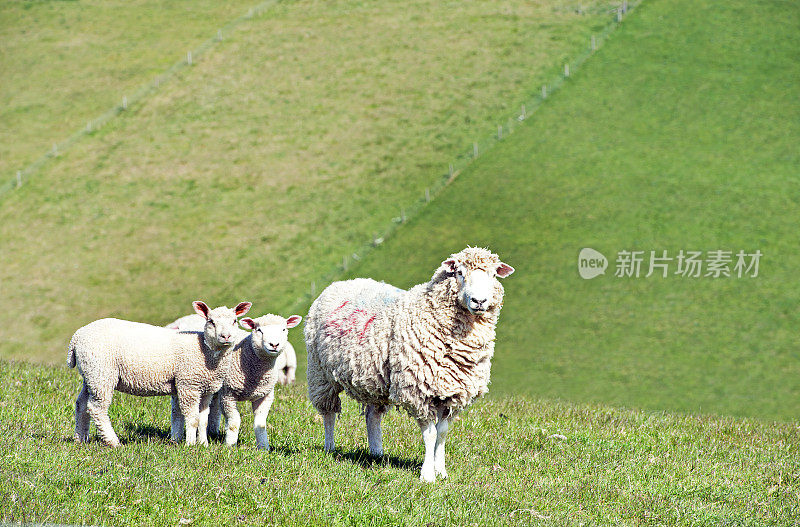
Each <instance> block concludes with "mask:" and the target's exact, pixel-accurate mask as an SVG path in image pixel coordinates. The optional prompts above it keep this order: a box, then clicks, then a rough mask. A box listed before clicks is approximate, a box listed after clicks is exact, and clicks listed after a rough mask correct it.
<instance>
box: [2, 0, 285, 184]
mask: <svg viewBox="0 0 800 527" xmlns="http://www.w3.org/2000/svg"><path fill="white" fill-rule="evenodd" d="M277 2H278V0H265V1H263V2H261V3H260V4H257V5H255V6H253V7H251V8H250V9H248V10H247V12H246V13H245V14H243V15H241V16H239V17H238V18H235V19H233V20H230V21H229V22H228V23H227V24H225V25H224V26H222V27H220V28H219V29H218V30H217V32H216V34H215V35H214V36H213V37H211V38H209V39H208V40H206V41H205V42H203V43H202V44H200V45H199V46H198V47H196V48H195V49H193V50H190V51H187V52H186V55H185V56H183V57H181V58H180V59H179V60H178V61H177V62H175V63H174V64H172V66H170V67H169V68H168V69H167V70H166V71H164V72H163V73H161V74H159V75H158V76H157V77H156V78H155V79H154V80H152V81H151V82H148V83H147V84H144V85H142V86H140V87H139V88H138V89H137V90H136V91H134V92H133V93H129V94H122V96H121V98H120V100H119V104H117V105H115V106H113V107H112V108H109V109H108V110H106V111H105V112H104V113H103V114H101V115H99V116H97V117H95V118H94V119H90V120H89V121H87V123H86V126H83V127H81V128H80V129H78V130H76V131H75V132H73V134H72V135H70V136H69V137H68V138H66V139H64V140H63V141H59V142H57V143H53V146H52V148H50V150H48V151H47V152H45V153H44V154H42V155H41V156H40V157H39V158H38V159H36V160H35V161H34V162H32V163H31V164H29V165H28V166H26V167H25V168H23V169H21V170H17V172H16V174H15V175H14V176H12V177H11V178H8V179H6V180H5V182H3V183H2V184H0V198H2V197H3V196H4V195H5V194H7V193H9V192H10V191H12V190H14V189H16V188H19V187H21V186H22V185H23V184H24V183H25V181H27V180H29V179H30V178H31V177H32V176H33V175H34V174H36V173H38V172H39V171H40V170H41V169H42V168H43V167H44V166H45V165H46V164H47V163H49V162H50V160H51V159H53V158H55V157H58V156H59V155H60V154H63V153H64V152H66V151H67V150H69V149H70V148H71V147H72V146H73V145H74V144H75V143H77V142H78V141H80V140H81V139H83V138H84V137H85V136H87V135H89V134H91V133H93V132H95V131H97V130H99V129H101V128H102V127H103V126H105V125H106V124H108V122H109V121H111V120H112V119H114V118H115V117H117V116H118V115H120V114H122V113H123V112H125V111H127V110H128V109H129V108H130V107H132V106H134V105H136V104H138V103H140V102H141V101H143V100H144V99H146V98H147V97H149V96H150V95H152V94H154V93H155V92H156V91H157V90H158V89H159V88H161V87H162V86H163V85H164V84H166V83H167V82H169V81H170V80H172V79H173V78H174V77H175V76H176V75H177V74H178V73H179V72H180V71H182V70H183V69H185V68H188V67H191V66H192V65H193V64H195V63H196V62H197V60H198V59H200V58H201V57H202V56H203V55H204V54H206V53H207V52H208V50H210V49H211V48H212V47H214V46H215V45H217V44H218V43H220V42H222V40H223V39H224V38H225V37H226V36H229V35H230V34H231V33H232V32H233V31H234V30H235V29H236V27H237V26H239V25H240V24H242V23H243V22H246V21H248V20H250V19H252V18H253V17H255V16H257V15H260V14H261V13H263V12H264V11H266V10H267V9H269V8H270V7H272V6H273V5H274V4H276V3H277Z"/></svg>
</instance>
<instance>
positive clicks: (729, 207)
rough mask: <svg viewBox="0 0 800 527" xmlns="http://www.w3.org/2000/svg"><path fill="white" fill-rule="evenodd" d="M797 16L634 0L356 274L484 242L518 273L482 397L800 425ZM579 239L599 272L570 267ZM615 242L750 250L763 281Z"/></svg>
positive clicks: (762, 6) (731, 5)
mask: <svg viewBox="0 0 800 527" xmlns="http://www.w3.org/2000/svg"><path fill="white" fill-rule="evenodd" d="M756 12H757V13H758V16H754V15H753V14H754V13H756ZM799 20H800V9H798V5H797V4H795V3H791V2H752V1H749V0H748V1H736V2H726V3H725V4H724V5H722V4H719V3H710V2H709V3H697V2H688V1H671V2H667V1H652V2H645V3H643V4H642V6H641V7H640V8H639V9H637V11H636V12H635V13H634V14H633V15H632V16H631V17H630V18H629V19H627V20H626V21H625V22H624V23H623V25H622V27H621V28H620V29H618V30H617V31H616V32H615V33H614V34H613V35H612V37H611V39H610V40H609V41H608V43H607V44H606V45H605V46H604V47H603V48H602V49H601V50H600V51H599V52H598V53H597V54H596V55H595V56H594V57H592V58H591V60H589V61H587V63H586V64H585V65H584V67H583V68H582V69H581V70H580V71H579V72H578V73H577V74H576V75H574V76H573V77H571V78H570V79H568V80H567V81H566V84H565V85H564V86H563V87H562V89H561V90H560V91H559V92H558V93H556V94H555V95H554V96H552V97H551V98H550V99H548V100H547V103H546V104H544V105H542V107H541V108H540V110H539V112H538V113H537V114H536V115H535V116H534V118H533V119H532V120H528V121H526V122H525V124H524V125H523V126H522V127H520V128H519V129H518V131H517V132H515V134H514V135H512V136H510V137H507V138H506V139H505V140H503V141H502V142H500V143H499V144H498V145H497V146H495V147H494V148H493V149H492V150H491V151H490V152H487V153H485V154H484V155H483V156H481V157H479V158H478V159H477V160H476V161H475V162H474V163H473V164H472V165H471V166H470V167H469V168H468V169H467V170H465V171H464V172H463V174H462V175H461V176H460V177H459V178H458V179H457V180H456V181H455V182H454V183H453V184H452V185H450V186H449V187H448V189H447V191H446V192H443V193H442V194H441V195H440V196H439V198H437V200H436V201H435V202H434V204H433V205H431V206H429V207H427V208H425V209H424V210H423V211H422V212H421V213H420V214H419V215H418V216H417V217H415V218H413V219H412V220H411V221H410V222H409V224H408V225H406V226H404V227H403V228H402V229H399V230H398V231H397V232H396V235H395V236H394V237H393V238H391V239H389V240H388V241H387V242H386V243H385V244H384V245H383V246H382V247H380V248H379V249H377V250H375V251H374V252H372V254H371V255H370V256H369V257H368V258H366V259H365V260H364V261H362V262H361V264H360V265H359V266H358V267H357V268H355V269H353V270H352V272H351V273H350V274H351V275H353V276H355V275H360V276H371V277H373V278H376V279H382V280H386V281H387V282H391V283H394V284H395V285H398V286H400V287H407V286H410V285H412V284H415V283H419V282H421V281H423V280H427V279H428V278H429V277H430V275H431V274H432V272H433V270H434V269H435V268H436V266H437V265H438V264H439V262H441V261H442V260H443V259H444V258H445V257H446V256H447V255H448V254H450V253H451V252H456V251H458V250H460V249H461V248H463V247H464V246H465V245H467V244H472V245H486V246H489V247H490V248H492V249H493V250H495V251H496V252H498V253H499V254H500V255H501V256H502V257H503V259H504V261H506V262H507V263H509V264H510V265H512V266H514V267H515V268H516V270H517V272H516V273H515V274H514V275H513V276H511V277H510V278H508V279H507V280H506V281H505V283H504V284H505V287H506V302H505V307H504V310H503V313H502V316H501V319H500V323H499V325H498V341H497V352H496V355H495V360H494V361H493V377H494V378H495V379H497V380H498V382H496V386H495V388H494V390H495V393H501V394H506V395H510V394H518V393H528V394H535V395H537V396H544V397H558V398H565V399H569V400H572V401H585V402H593V401H594V402H598V401H602V402H605V403H608V404H617V405H624V406H634V407H640V408H646V409H651V410H659V409H662V410H663V409H672V410H678V411H684V412H691V413H695V412H711V413H724V414H732V415H740V416H758V417H762V418H770V419H793V418H796V417H797V415H798V414H799V413H800V385H798V383H797V379H798V378H799V377H800V361H799V360H798V358H799V357H798V352H797V331H796V329H797V327H798V325H799V324H800V317H799V316H798V310H797V308H796V307H797V305H798V302H799V301H800V288H798V285H797V284H798V282H797V279H796V273H797V269H798V268H800V260H799V259H798V256H797V251H796V250H795V249H794V246H795V239H796V235H795V231H796V219H797V217H798V216H800V208H799V207H798V203H800V187H798V184H797V176H798V171H797V167H798V166H800V157H798V150H797V148H796V145H797V144H800V104H798V99H797V97H796V89H794V87H795V86H796V81H797V79H798V78H800V60H798V49H800V32H798V31H797V27H798V24H797V23H798V21H799ZM583 247H592V248H594V249H596V250H598V251H600V252H601V253H603V254H604V255H605V256H606V257H607V258H608V259H609V269H608V271H607V273H606V275H605V276H600V277H598V278H595V279H593V280H583V279H581V278H580V277H579V275H578V272H577V259H578V252H579V251H580V250H581V248H583ZM622 250H643V251H647V252H646V256H647V257H649V251H651V250H653V251H657V252H658V253H659V254H660V251H662V250H667V251H669V255H670V256H672V257H675V256H677V254H678V251H680V250H700V251H714V250H730V251H733V252H734V253H736V252H737V251H739V250H745V251H747V252H753V251H755V250H760V251H761V252H762V253H763V257H762V259H761V267H760V272H759V276H758V277H756V278H735V277H733V278H719V279H714V278H711V277H702V278H696V279H691V278H683V277H680V276H675V275H674V274H672V275H670V276H668V277H667V278H661V277H660V275H656V276H651V277H650V278H645V277H644V274H645V273H646V268H644V270H643V273H642V277H640V278H617V277H615V276H614V270H615V259H616V254H617V252H618V251H622ZM645 265H647V264H645ZM675 270H676V263H675V262H672V267H671V271H672V272H673V273H674V272H675Z"/></svg>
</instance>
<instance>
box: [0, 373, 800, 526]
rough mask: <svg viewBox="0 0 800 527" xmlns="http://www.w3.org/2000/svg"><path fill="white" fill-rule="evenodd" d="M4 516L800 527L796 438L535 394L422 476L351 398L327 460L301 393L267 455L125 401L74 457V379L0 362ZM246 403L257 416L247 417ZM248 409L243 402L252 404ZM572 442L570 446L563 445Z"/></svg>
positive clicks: (508, 402)
mask: <svg viewBox="0 0 800 527" xmlns="http://www.w3.org/2000/svg"><path fill="white" fill-rule="evenodd" d="M0 384H2V386H4V387H5V388H4V391H3V398H2V400H0V432H2V433H0V499H2V500H3V504H4V506H3V508H2V510H0V521H1V522H15V523H16V522H22V523H29V522H30V523H44V524H66V523H69V524H88V525H147V526H151V525H154V526H175V525H223V524H233V525H254V524H264V523H266V524H269V525H324V526H329V525H371V526H383V525H413V526H426V525H441V526H448V525H453V526H459V527H460V526H464V525H476V524H477V525H508V526H516V525H552V526H558V527H561V526H572V525H574V526H579V525H614V526H628V525H630V526H633V525H654V526H655V525H686V526H692V527H697V526H709V527H711V526H719V525H742V526H761V525H786V526H790V525H798V518H800V499H799V498H798V478H799V477H800V476H799V474H800V464H798V460H800V456H799V455H798V454H799V453H800V452H798V448H799V447H798V445H800V437H798V427H797V422H796V421H795V422H794V423H792V424H789V423H777V424H776V423H765V422H761V421H758V420H747V419H733V418H714V417H708V416H705V417H696V416H676V415H671V414H668V413H656V414H651V413H647V412H642V411H625V410H619V409H613V408H610V407H607V406H596V405H592V406H578V405H572V404H558V403H554V402H552V401H538V400H531V399H527V398H508V399H504V400H484V401H482V402H480V403H478V404H477V405H475V406H474V407H473V408H472V409H470V410H469V411H467V412H465V413H463V414H462V415H461V418H460V419H459V420H458V421H456V422H455V423H454V424H453V427H452V430H451V432H450V434H449V435H448V436H447V454H448V473H449V478H448V479H447V480H446V481H443V480H440V481H439V482H437V483H435V484H423V483H421V482H420V481H419V468H420V465H421V464H422V455H423V448H422V442H421V439H420V434H419V429H418V428H417V426H416V425H415V424H413V422H412V421H411V420H410V419H409V418H408V417H407V416H406V415H405V414H402V413H400V412H394V411H393V412H390V413H389V414H387V416H386V418H385V419H384V423H385V424H384V427H383V428H384V438H385V439H384V448H385V451H386V456H385V457H384V458H383V459H380V460H375V459H372V458H370V457H369V454H368V450H367V441H366V433H365V427H364V422H363V419H364V418H363V416H361V415H359V413H360V412H359V407H358V405H356V404H354V403H352V401H349V400H345V401H344V404H343V413H342V415H341V417H340V419H339V422H338V425H337V435H336V439H337V451H336V452H335V453H334V454H327V453H325V452H324V451H323V450H322V424H321V423H319V422H316V420H315V419H314V410H313V408H312V407H311V405H310V403H309V402H308V398H307V397H306V394H305V386H304V385H303V384H300V385H295V386H293V387H290V388H288V389H284V388H283V387H278V393H277V396H276V399H275V404H274V406H273V407H272V411H271V412H270V416H269V421H268V433H269V436H270V443H271V445H272V448H273V450H272V451H271V452H264V451H260V450H257V449H256V448H255V438H254V435H253V432H252V428H251V426H252V413H251V412H249V411H244V412H243V414H242V425H243V427H242V434H241V436H240V444H239V445H238V446H237V447H234V448H229V447H227V446H225V445H224V444H222V443H219V442H212V443H211V446H209V447H208V448H203V447H186V446H184V445H174V444H171V443H170V442H169V439H168V436H169V399H168V398H164V397H149V398H143V397H142V398H137V397H131V396H126V395H124V394H115V397H114V399H115V402H114V404H112V406H111V412H110V415H111V419H112V421H113V423H114V426H115V427H116V430H117V432H119V435H120V439H121V440H122V442H123V446H122V447H121V448H118V449H109V448H106V447H103V446H100V445H99V443H98V442H97V441H96V440H95V441H93V442H91V443H89V444H88V445H75V444H74V443H73V442H72V440H71V437H72V432H73V430H74V421H73V400H74V397H75V395H76V394H77V391H78V388H79V386H80V378H79V376H78V375H77V373H76V372H74V371H70V370H67V369H66V368H64V367H58V368H53V367H47V366H36V365H31V364H22V363H17V364H15V363H9V362H7V361H0ZM248 408H249V406H248ZM243 409H244V406H243ZM559 436H560V437H559Z"/></svg>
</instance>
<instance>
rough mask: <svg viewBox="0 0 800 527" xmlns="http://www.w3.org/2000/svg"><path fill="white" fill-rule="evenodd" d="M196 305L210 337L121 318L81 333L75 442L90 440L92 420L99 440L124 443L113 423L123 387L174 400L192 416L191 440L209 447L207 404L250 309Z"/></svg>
mask: <svg viewBox="0 0 800 527" xmlns="http://www.w3.org/2000/svg"><path fill="white" fill-rule="evenodd" d="M192 305H193V306H194V308H195V310H196V311H197V312H198V314H200V315H202V316H203V317H204V319H205V321H206V322H205V325H204V331H203V332H176V331H172V330H169V329H166V328H162V327H157V326H151V325H149V324H141V323H138V322H129V321H127V320H119V319H115V318H105V319H101V320H96V321H94V322H92V323H90V324H87V325H86V326H83V327H82V328H80V329H79V330H78V331H76V332H75V334H74V335H73V336H72V339H71V340H70V343H69V349H68V352H67V364H68V365H69V367H70V368H73V367H75V366H77V367H78V369H79V371H80V372H81V375H82V376H83V388H82V389H81V392H80V394H79V395H78V399H77V400H76V402H75V439H76V441H78V442H86V441H88V440H89V425H90V421H89V418H90V416H91V420H92V421H94V423H95V425H96V426H97V432H98V435H99V436H100V439H101V440H102V441H103V442H104V443H106V444H108V445H109V446H113V447H115V446H119V438H118V437H117V434H116V433H115V432H114V428H113V427H112V426H111V420H110V419H109V418H108V408H109V406H110V405H111V399H112V396H113V393H114V390H117V391H120V392H123V393H129V394H132V395H139V396H150V395H173V396H175V397H176V398H177V401H178V404H179V405H180V410H181V412H182V414H183V415H185V416H186V442H187V443H188V444H194V443H195V442H196V441H199V442H200V443H201V444H208V439H207V436H206V425H207V420H208V404H209V402H210V400H211V396H212V395H213V394H214V393H215V392H216V391H218V390H219V389H220V387H221V386H222V378H223V374H224V373H225V371H226V369H227V367H228V363H229V357H230V356H231V351H232V349H233V345H234V343H235V341H234V335H233V334H234V329H235V327H236V319H237V317H239V316H241V315H244V314H245V313H246V312H247V310H248V309H250V306H251V304H250V302H242V303H240V304H239V305H237V306H236V307H235V308H234V309H230V308H227V307H224V306H223V307H218V308H216V309H213V310H211V309H209V308H208V306H207V305H206V304H205V303H203V302H200V301H196V302H194V303H193V304H192ZM173 436H174V430H173Z"/></svg>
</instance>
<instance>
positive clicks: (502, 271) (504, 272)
mask: <svg viewBox="0 0 800 527" xmlns="http://www.w3.org/2000/svg"><path fill="white" fill-rule="evenodd" d="M513 272H514V268H513V267H511V266H510V265H508V264H504V263H503V262H500V265H498V266H497V276H499V277H500V278H505V277H506V276H508V275H510V274H511V273H513Z"/></svg>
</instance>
